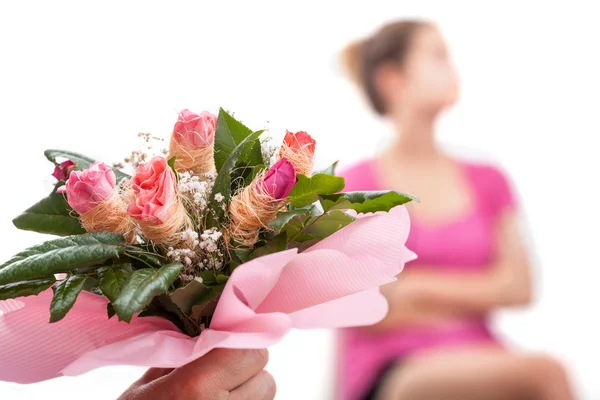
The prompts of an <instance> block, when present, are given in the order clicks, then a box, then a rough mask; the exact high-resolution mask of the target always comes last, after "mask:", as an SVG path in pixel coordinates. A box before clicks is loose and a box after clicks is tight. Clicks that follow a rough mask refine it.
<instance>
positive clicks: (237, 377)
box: [172, 349, 269, 391]
mask: <svg viewBox="0 0 600 400" xmlns="http://www.w3.org/2000/svg"><path fill="white" fill-rule="evenodd" d="M268 361H269V353H268V352H267V350H264V349H262V350H232V349H215V350H213V351H211V352H210V353H208V354H206V355H205V356H203V357H200V358H199V359H197V360H195V361H192V362H191V363H189V364H187V365H184V366H183V367H180V368H178V369H176V370H175V371H174V372H173V373H172V375H173V376H174V378H175V379H183V380H188V381H192V382H196V383H197V385H198V386H199V388H201V389H202V388H210V389H224V390H227V391H230V390H233V389H235V388H237V387H238V386H240V385H242V384H243V383H244V382H246V381H248V380H249V379H250V378H252V377H253V376H254V375H256V374H258V373H259V372H260V371H262V370H263V369H264V368H265V366H266V365H267V362H268Z"/></svg>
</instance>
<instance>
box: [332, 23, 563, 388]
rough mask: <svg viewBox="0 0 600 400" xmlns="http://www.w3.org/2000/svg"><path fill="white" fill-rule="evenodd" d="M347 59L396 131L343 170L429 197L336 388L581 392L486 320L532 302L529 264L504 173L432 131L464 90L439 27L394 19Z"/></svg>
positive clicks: (349, 339) (356, 333) (554, 365)
mask: <svg viewBox="0 0 600 400" xmlns="http://www.w3.org/2000/svg"><path fill="white" fill-rule="evenodd" d="M344 60H345V63H346V66H347V69H348V71H349V72H350V73H351V75H352V76H353V78H354V79H355V81H356V83H357V84H358V85H359V86H360V87H361V88H362V89H363V91H364V93H365V94H366V96H367V98H368V99H369V101H370V103H371V105H372V108H373V109H374V110H375V112H377V113H378V114H379V115H381V116H383V117H386V118H387V119H389V120H390V122H391V123H392V125H393V126H394V129H395V131H396V133H397V135H396V140H395V142H394V143H393V144H392V145H391V146H389V147H388V148H387V150H386V151H385V152H384V153H383V154H380V155H379V156H378V157H377V158H375V159H372V160H367V161H363V162H361V163H359V164H357V165H355V166H353V167H351V168H349V169H347V170H346V171H344V172H343V173H342V175H343V176H344V177H345V178H346V190H349V191H353V190H382V189H393V190H399V191H402V192H406V193H411V194H413V195H416V196H417V197H419V198H420V200H421V203H420V204H412V205H410V206H409V211H410V214H411V219H412V227H411V235H410V237H409V240H408V247H409V248H410V249H411V250H413V251H415V252H416V253H417V254H418V255H419V258H418V259H417V260H416V261H414V262H412V263H410V264H409V265H408V266H407V267H406V269H405V271H404V272H402V273H401V274H400V275H399V277H398V278H399V280H398V281H397V282H394V283H392V284H390V285H388V286H386V287H383V288H382V293H383V294H384V295H385V296H386V297H387V298H388V301H389V304H390V311H389V314H388V316H387V317H386V318H385V320H383V321H382V322H380V323H379V324H378V325H376V326H373V327H369V328H361V329H348V330H344V331H342V332H341V333H340V348H339V350H340V359H339V361H340V364H339V371H338V372H339V380H338V395H339V398H340V399H343V400H363V399H377V400H404V399H406V400H428V399H436V400H437V399H443V400H450V399H456V400H470V399H477V400H479V399H486V400H493V399H510V400H518V399H540V400H542V399H543V400H570V399H573V398H574V395H573V393H572V391H571V388H570V385H569V382H568V378H567V376H566V373H565V372H564V370H563V368H562V366H561V365H560V364H559V363H558V362H557V361H555V360H553V359H552V358H549V357H547V356H542V355H533V354H521V353H515V352H513V351H511V350H509V349H507V348H505V347H504V346H503V345H502V343H500V342H499V341H498V339H497V338H495V337H494V335H493V333H492V332H491V330H490V328H489V326H488V323H487V321H486V316H487V315H488V314H489V313H490V312H492V311H494V310H496V309H498V308H501V307H508V306H518V305H524V304H527V303H529V301H530V299H531V278H530V265H529V263H528V259H527V257H526V252H525V249H524V246H523V242H522V241H521V239H520V238H519V233H518V229H517V215H516V203H515V197H514V195H513V193H512V191H511V188H510V184H509V182H508V179H507V178H506V177H505V175H504V174H503V173H502V172H501V171H500V170H499V169H497V168H495V167H493V166H490V165H483V164H475V163H469V162H465V161H461V160H458V159H454V158H452V157H450V156H448V155H447V154H445V153H444V152H443V151H442V150H441V149H440V147H439V146H438V144H437V143H436V140H435V122H436V119H437V118H438V116H439V115H440V113H442V112H443V111H444V110H446V109H447V108H449V107H451V106H452V105H454V104H455V103H456V101H457V98H458V92H459V82H458V78H457V74H456V72H455V68H454V66H453V64H452V60H451V58H450V56H449V52H448V48H447V46H446V44H445V42H444V39H443V37H442V35H441V34H440V31H439V30H438V28H437V27H436V26H435V25H434V24H431V23H428V22H422V21H401V22H395V23H391V24H389V25H387V26H384V27H383V28H381V29H380V30H379V31H378V32H377V33H375V34H374V35H373V36H372V37H370V38H367V39H365V40H363V41H360V42H357V43H354V44H351V45H350V46H348V47H347V49H346V50H345V52H344Z"/></svg>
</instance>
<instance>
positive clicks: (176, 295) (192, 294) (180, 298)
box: [169, 279, 210, 314]
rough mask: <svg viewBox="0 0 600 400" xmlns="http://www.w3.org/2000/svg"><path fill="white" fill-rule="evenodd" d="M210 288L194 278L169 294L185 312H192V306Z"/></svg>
mask: <svg viewBox="0 0 600 400" xmlns="http://www.w3.org/2000/svg"><path fill="white" fill-rule="evenodd" d="M209 290H210V288H208V287H206V286H204V284H203V283H202V282H201V280H200V279H194V280H193V281H191V282H190V283H188V284H187V285H185V286H183V287H180V288H179V289H177V290H175V291H174V292H173V293H171V294H170V295H169V297H171V301H173V303H175V304H176V305H177V307H179V308H180V309H181V311H183V312H184V313H186V314H189V313H191V312H192V307H193V306H194V305H196V304H197V303H198V302H199V301H201V299H202V298H203V296H205V295H206V292H207V291H209Z"/></svg>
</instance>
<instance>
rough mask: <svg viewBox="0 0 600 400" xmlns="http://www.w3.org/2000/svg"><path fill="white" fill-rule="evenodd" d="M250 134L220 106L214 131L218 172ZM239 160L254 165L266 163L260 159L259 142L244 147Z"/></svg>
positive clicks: (250, 132) (248, 130)
mask: <svg viewBox="0 0 600 400" xmlns="http://www.w3.org/2000/svg"><path fill="white" fill-rule="evenodd" d="M251 134H252V130H250V129H249V128H248V127H246V126H245V125H244V124H242V123H241V122H239V121H238V120H236V119H235V118H233V117H232V116H231V115H230V114H228V113H227V112H226V111H225V110H223V109H222V108H221V109H220V110H219V117H218V120H217V128H216V132H215V167H216V169H217V172H218V173H221V169H222V168H223V166H224V165H226V163H227V160H228V158H229V155H230V154H231V153H232V152H233V151H234V149H235V148H236V147H238V146H239V144H240V143H242V142H243V141H244V140H245V139H246V138H248V137H249V136H250V135H251ZM238 157H239V160H240V162H242V163H244V164H246V165H248V166H255V165H260V164H266V163H265V162H264V161H263V159H262V153H261V150H260V143H259V142H255V143H252V145H251V146H248V147H247V148H244V151H243V152H241V153H240V155H239V156H238Z"/></svg>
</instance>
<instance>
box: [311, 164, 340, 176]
mask: <svg viewBox="0 0 600 400" xmlns="http://www.w3.org/2000/svg"><path fill="white" fill-rule="evenodd" d="M338 162H339V161H336V162H334V163H333V164H331V165H330V166H329V167H327V168H325V169H324V170H323V171H320V172H317V173H315V174H313V175H316V174H326V175H335V167H337V165H338Z"/></svg>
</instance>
